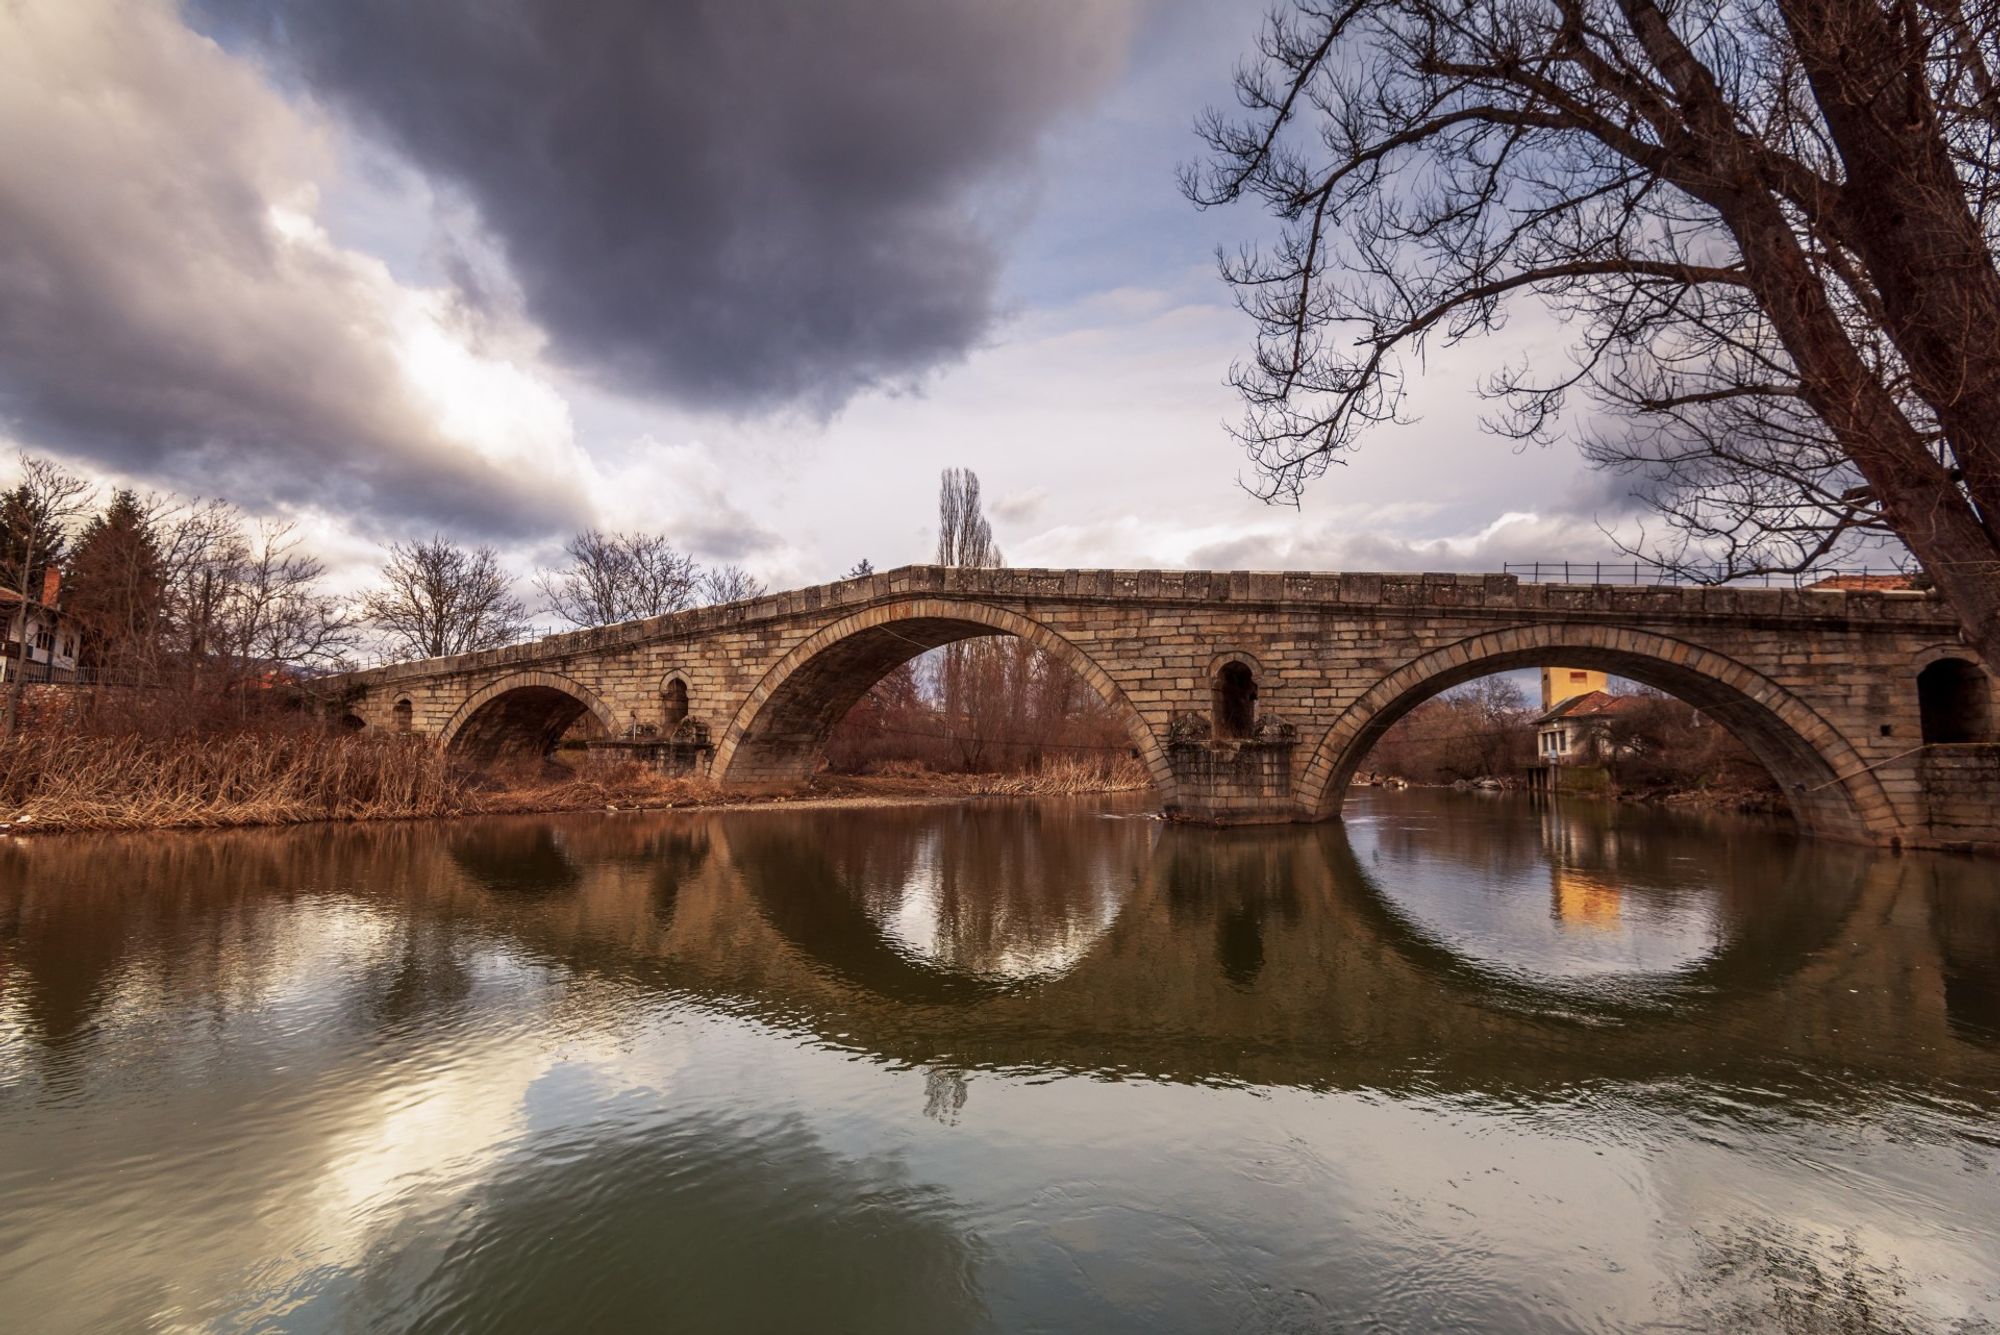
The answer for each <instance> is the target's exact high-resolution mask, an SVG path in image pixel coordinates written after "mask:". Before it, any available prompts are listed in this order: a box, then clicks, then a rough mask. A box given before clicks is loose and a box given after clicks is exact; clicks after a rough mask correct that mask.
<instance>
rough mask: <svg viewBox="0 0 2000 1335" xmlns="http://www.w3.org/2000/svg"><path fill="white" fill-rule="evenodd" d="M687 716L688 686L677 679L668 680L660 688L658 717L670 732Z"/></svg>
mask: <svg viewBox="0 0 2000 1335" xmlns="http://www.w3.org/2000/svg"><path fill="white" fill-rule="evenodd" d="M687 716H688V686H687V683H686V682H684V681H682V680H681V679H680V678H679V677H675V678H673V679H672V680H670V681H669V682H668V683H667V684H666V685H665V686H663V687H661V688H660V717H661V719H662V720H663V721H664V722H665V724H666V730H667V731H668V732H672V731H673V730H674V729H675V728H678V727H679V726H680V725H681V724H682V723H683V722H684V721H685V720H686V719H687Z"/></svg>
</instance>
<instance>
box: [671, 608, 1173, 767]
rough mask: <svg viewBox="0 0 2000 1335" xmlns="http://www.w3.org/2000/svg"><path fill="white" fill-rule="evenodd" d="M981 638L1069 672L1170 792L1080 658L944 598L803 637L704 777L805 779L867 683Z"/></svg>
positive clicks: (1023, 628)
mask: <svg viewBox="0 0 2000 1335" xmlns="http://www.w3.org/2000/svg"><path fill="white" fill-rule="evenodd" d="M981 635H1012V636H1015V637H1017V638H1019V639H1022V640H1025V641H1027V642H1028V643H1029V644H1031V645H1033V646H1035V647H1036V648H1037V649H1040V650H1042V651H1043V652H1045V653H1047V654H1048V655H1049V656H1050V657H1052V658H1054V659H1055V660H1056V661H1057V662H1059V663H1061V664H1062V665H1063V666H1064V667H1067V668H1068V669H1069V670H1070V671H1072V672H1074V673H1075V674H1076V675H1077V676H1078V677H1079V678H1081V679H1082V680H1083V681H1084V682H1085V683H1086V684H1088V685H1089V686H1090V688H1091V689H1092V690H1094V691H1096V692H1097V694H1098V696H1099V697H1100V698H1102V699H1103V701H1104V703H1105V704H1106V705H1108V706H1109V707H1110V708H1111V711H1112V712H1113V713H1114V714H1115V715H1116V716H1117V717H1118V719H1119V721H1120V722H1122V723H1123V724H1124V725H1125V731H1126V733H1127V735H1128V736H1130V737H1131V739H1132V745H1133V748H1134V749H1135V750H1136V751H1137V752H1138V754H1139V759H1140V761H1141V762H1142V763H1143V764H1144V765H1145V766H1146V771H1147V773H1148V774H1149V775H1151V776H1152V780H1153V784H1154V786H1155V787H1156V788H1158V789H1159V791H1160V792H1161V793H1162V794H1168V793H1171V792H1172V791H1173V771H1172V769H1171V768H1169V766H1168V764H1167V754H1166V751H1165V749H1164V748H1162V747H1161V745H1160V741H1159V739H1158V738H1157V737H1156V736H1154V734H1153V729H1152V728H1151V726H1149V725H1148V724H1147V722H1146V720H1145V718H1144V717H1143V716H1142V715H1141V714H1140V713H1139V711H1138V710H1137V709H1135V708H1134V707H1133V705H1132V702H1131V701H1129V700H1127V699H1126V698H1125V692H1124V691H1123V690H1121V689H1120V688H1119V686H1118V683H1117V682H1115V681H1113V680H1112V679H1111V677H1110V675H1109V674H1107V673H1106V672H1105V671H1104V669H1102V668H1100V667H1099V666H1098V665H1097V664H1096V663H1095V662H1093V661H1092V660H1091V658H1090V656H1089V655H1088V654H1086V653H1084V652H1083V651H1082V650H1081V649H1078V648H1077V647H1076V646H1075V645H1074V644H1071V643H1070V642H1069V641H1068V640H1066V639H1064V638H1063V637H1062V636H1060V635H1058V634H1056V633H1055V632H1054V631H1052V630H1050V629H1049V628H1048V627H1046V626H1044V625H1042V624H1041V623H1040V622H1037V621H1031V620H1029V619H1028V618H1027V617H1024V616H1022V615H1020V614H1019V613H1016V612H1010V611H1007V610H1006V609H1005V608H999V607H990V606H988V605H986V604H984V603H978V602H971V601H965V600H960V599H953V598H911V599H902V600H898V601H896V602H890V603H881V604H877V605H876V606H874V607H871V608H868V609H867V610H865V611H862V612H857V613H855V614H853V615H851V616H847V617H843V618H841V619H840V620H839V621H836V622H834V623H833V624H832V625H830V626H826V627H824V628H823V629H821V630H820V631H818V632H817V633H816V634H814V635H812V636H810V637H808V638H807V639H806V640H805V641H804V642H803V643H801V644H799V645H798V646H797V647H796V648H794V649H793V650H792V651H791V652H790V653H788V654H786V655H785V656H784V658H782V659H780V660H779V661H778V663H777V664H776V665H775V666H773V667H772V668H771V670H770V671H769V672H766V673H765V674H764V677H763V679H762V680H761V681H759V682H758V683H757V685H756V687H755V688H754V689H753V690H752V691H751V692H750V694H749V696H748V697H747V698H746V699H745V700H744V702H743V704H742V706H741V707H740V708H739V709H738V710H737V711H736V716H735V717H734V718H733V719H731V720H730V723H729V727H728V729H727V730H726V731H725V732H724V733H723V735H722V738H721V740H720V742H719V743H718V744H717V745H716V749H715V759H714V761H713V762H712V763H711V765H710V769H709V773H710V774H712V775H713V776H714V777H715V778H716V779H718V780H719V781H721V782H723V783H729V784H738V785H743V786H759V785H766V784H785V783H797V782H800V781H803V780H805V779H808V778H810V777H811V776H812V770H813V767H814V765H815V764H816V762H817V761H818V758H819V755H820V752H821V749H822V748H823V747H824V746H825V744H826V740H827V738H828V737H829V736H830V735H831V734H832V732H833V728H834V725H835V724H837V723H839V722H840V720H841V719H842V718H843V717H844V716H845V715H846V714H847V711H848V710H849V709H851V708H853V707H854V704H855V702H856V701H858V700H860V699H861V697H862V696H863V695H864V694H866V693H867V691H868V688H869V687H871V686H873V685H874V684H875V683H876V682H878V681H880V680H881V679H882V678H883V677H884V676H885V675H887V674H888V673H889V672H890V671H891V670H892V669H894V668H895V667H896V666H897V665H898V664H900V663H903V662H906V661H908V660H909V659H911V658H913V657H915V656H916V655H917V654H920V653H923V652H925V651H927V650H930V649H935V648H938V647H939V646H941V645H946V644H951V643H953V642H955V641H958V640H967V639H972V638H974V637H976V636H981Z"/></svg>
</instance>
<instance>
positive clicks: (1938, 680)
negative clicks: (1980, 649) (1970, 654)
mask: <svg viewBox="0 0 2000 1335" xmlns="http://www.w3.org/2000/svg"><path fill="white" fill-rule="evenodd" d="M1917 709H1918V712H1919V714H1920V715H1921V717H1922V720H1923V739H1924V741H1925V743H1926V744H1929V743H1932V742H1983V741H1987V740H1989V739H1990V738H1991V737H1992V736H1993V703H1992V687H1991V685H1990V683H1989V682H1988V681H1987V679H1986V674H1985V673H1984V672H1983V671H1981V670H1980V667H1979V665H1978V664H1977V663H1973V662H1969V661H1968V660H1966V659H1963V658H1940V659H1939V660H1938V661H1937V662H1935V663H1933V664H1931V665H1930V666H1929V667H1927V668H1925V669H1924V670H1923V671H1922V672H1919V673H1918V674H1917Z"/></svg>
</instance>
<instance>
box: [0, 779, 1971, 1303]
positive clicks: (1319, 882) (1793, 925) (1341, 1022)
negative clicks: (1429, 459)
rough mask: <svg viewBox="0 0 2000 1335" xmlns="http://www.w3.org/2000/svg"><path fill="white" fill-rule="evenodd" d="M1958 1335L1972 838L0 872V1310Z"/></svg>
mask: <svg viewBox="0 0 2000 1335" xmlns="http://www.w3.org/2000/svg"><path fill="white" fill-rule="evenodd" d="M1994 1323H2000V864H1995V863H1992V862H1978V861H1972V860H1967V859H1954V858H1945V857H1923V856H1911V855H1905V856H1901V857H1897V856H1891V855H1887V854H1878V853H1874V852H1870V851H1865V850H1857V849H1850V848H1842V847H1836V846H1832V845H1824V844H1815V843H1812V842H1809V841H1804V840H1800V839H1797V838H1795V837H1794V836H1792V835H1791V834H1790V833H1788V832H1787V831H1785V830H1784V829H1782V828H1778V827H1774V826H1769V825H1763V824H1758V823H1754V822H1751V821H1747V820H1743V819H1737V818H1726V817H1718V816H1691V815H1685V814H1664V813H1658V812H1652V811H1647V810H1643V809H1638V808H1630V807H1610V806H1597V805H1590V804H1564V805H1557V806H1547V805H1537V804H1532V803H1530V802H1529V801H1528V800H1527V799H1525V798H1512V797H1501V796H1488V795H1484V794H1454V793H1426V792H1409V793H1383V792H1363V793H1360V794H1358V795H1357V796H1355V797H1354V798H1353V799H1352V800H1350V802H1349V803H1348V806H1347V808H1346V818H1345V820H1344V821H1343V822H1341V823H1338V824H1329V825H1324V826H1317V827H1303V826H1299V827H1283V828H1272V829H1259V830H1231V831H1213V830H1200V829H1188V828H1181V827H1175V826H1169V825H1165V824H1163V823H1161V822H1159V821H1157V820H1154V819H1151V818H1150V817H1148V816H1147V815H1146V814H1145V813H1144V811H1143V809H1142V808H1141V807H1140V806H1139V805H1137V804H1135V803H1131V802H1124V801H1117V800H1113V801H1104V802H1088V801H1086V802H1070V803H1049V804H1040V805H1035V804H1009V803H989V804H975V805H969V806H949V807H948V806H937V807H918V808H904V809H888V810H820V811H801V810H793V811H786V810H756V811H743V812H731V813H710V814H676V813H654V814H635V813H621V814H604V815H585V816H574V815H572V816H559V817H518V818H505V819H492V820H480V821H471V822H460V823H450V824H442V823H441V824H419V823H412V824H381V825H374V826H343V827H333V826H326V827H308V828H299V829H291V830H277V831H270V830H263V831H240V832H223V833H199V834H164V835H163V834H150V835H144V836H115V837H88V838H86V837H75V838H40V839H34V840H21V839H14V840H9V841H5V842H0V1326H4V1327H5V1328H7V1329H9V1330H19V1331H24V1332H25V1331H35V1332H42V1331H50V1332H65V1331H79V1332H81V1331H91V1332H97V1331H127V1330H129V1331H189V1330H198V1331H250V1330H288V1331H354V1330H371V1331H377V1330H425V1331H430V1330H437V1331H444V1330H462V1331H482V1332H484V1331H516V1330H518V1331H548V1330H558V1329H577V1330H580V1329H593V1330H625V1329H673V1330H687V1331H711V1330H712V1331H806V1330H811V1331H856V1332H897V1331H913V1332H914V1331H923V1332H956V1331H984V1330H995V1331H1030V1330H1079V1331H1093V1332H1097V1331H1145V1332H1163V1331H1203V1332H1207V1331H1246V1332H1250V1331H1255V1332H1264V1331H1292V1330H1300V1331H1304V1330H1322V1329H1331V1330H1348V1329H1357V1328H1359V1329H1379V1330H1422V1331H1434V1330H1468V1331H1473V1330H1476V1331H1524V1332H1525V1331H1536V1332H1541V1331H1557V1330H1606V1331H1614V1330H1615V1331H1623V1330H1634V1329H1660V1330H1718V1329H1720V1330H1781V1331H1783V1330H1796V1331H1818V1330H1828V1329H1831V1330H1842V1331H1865V1330H1976V1329H1989V1328H1992V1327H1993V1325H1994Z"/></svg>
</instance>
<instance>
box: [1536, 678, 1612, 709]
mask: <svg viewBox="0 0 2000 1335" xmlns="http://www.w3.org/2000/svg"><path fill="white" fill-rule="evenodd" d="M1610 684H1611V678H1610V677H1609V676H1607V675H1606V674H1604V673H1602V672H1598V671H1596V670H1595V669H1593V668H1565V667H1545V668H1543V669H1542V712H1543V713H1544V714H1546V713H1548V712H1549V711H1550V710H1551V709H1554V708H1555V707H1556V706H1557V705H1559V704H1561V703H1562V702H1563V701H1565V700H1568V699H1572V698H1574V697H1576V696H1579V695H1589V694H1590V693H1591V692H1592V691H1601V690H1604V689H1605V688H1606V687H1607V686H1609V685H1610Z"/></svg>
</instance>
